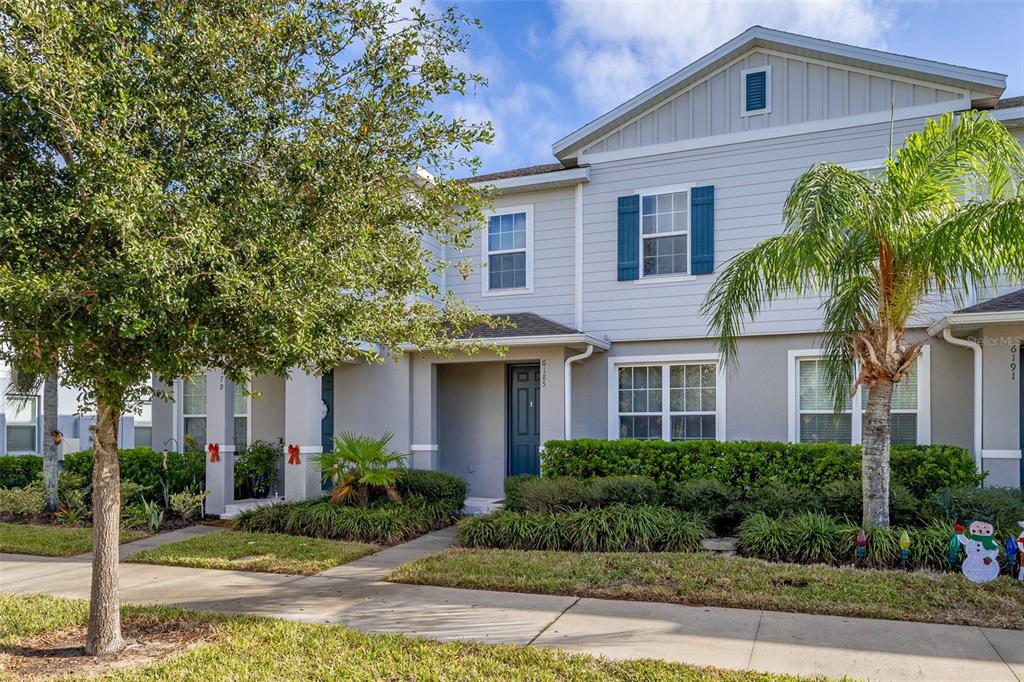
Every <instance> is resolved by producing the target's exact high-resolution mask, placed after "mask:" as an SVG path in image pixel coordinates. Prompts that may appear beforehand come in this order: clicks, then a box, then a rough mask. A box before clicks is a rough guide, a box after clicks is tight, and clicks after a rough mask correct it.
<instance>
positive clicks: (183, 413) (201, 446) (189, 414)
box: [179, 372, 210, 452]
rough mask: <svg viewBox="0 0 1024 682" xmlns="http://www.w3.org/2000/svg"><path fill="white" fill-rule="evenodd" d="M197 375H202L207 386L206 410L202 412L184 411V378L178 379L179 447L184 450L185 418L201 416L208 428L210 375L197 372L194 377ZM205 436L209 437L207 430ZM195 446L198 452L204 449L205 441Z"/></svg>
mask: <svg viewBox="0 0 1024 682" xmlns="http://www.w3.org/2000/svg"><path fill="white" fill-rule="evenodd" d="M199 376H202V377H204V379H205V384H204V385H205V386H206V387H207V388H206V390H207V394H206V395H207V397H206V403H207V404H206V412H203V413H198V412H196V413H192V412H186V411H185V381H186V380H185V379H180V380H179V381H181V439H182V442H181V444H180V447H181V450H182V451H184V450H185V434H186V433H187V431H186V430H185V420H186V419H199V418H202V419H203V420H204V421H205V422H206V427H207V428H209V426H210V416H209V411H210V404H209V401H210V398H209V382H210V376H209V375H208V374H206V373H205V372H204V373H203V374H201V375H199V374H197V375H196V378H198V377H199ZM207 437H209V432H207ZM196 447H198V448H199V451H200V452H203V451H205V450H206V443H196Z"/></svg>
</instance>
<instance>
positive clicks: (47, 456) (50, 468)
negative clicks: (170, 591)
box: [43, 374, 59, 513]
mask: <svg viewBox="0 0 1024 682" xmlns="http://www.w3.org/2000/svg"><path fill="white" fill-rule="evenodd" d="M57 394H58V392H57V375H56V374H51V375H49V376H47V377H46V380H45V381H44V382H43V489H44V490H45V491H46V509H47V511H49V512H51V513H53V512H55V511H57V506H58V504H59V498H58V495H57V472H58V462H57V443H56V440H55V436H56V434H57V428H58V427H57V410H58V401H57Z"/></svg>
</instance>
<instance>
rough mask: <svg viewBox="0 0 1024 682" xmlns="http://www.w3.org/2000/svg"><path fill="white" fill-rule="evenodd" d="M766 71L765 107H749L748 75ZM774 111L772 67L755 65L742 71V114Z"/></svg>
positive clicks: (756, 114)
mask: <svg viewBox="0 0 1024 682" xmlns="http://www.w3.org/2000/svg"><path fill="white" fill-rule="evenodd" d="M761 71H764V74H765V75H764V109H754V110H753V111H750V110H748V109H747V76H748V75H750V74H752V73H759V72H761ZM770 113H772V67H771V65H768V64H766V65H765V66H755V67H752V68H749V69H743V70H742V71H740V116H758V115H759V114H770Z"/></svg>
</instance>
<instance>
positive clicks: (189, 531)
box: [0, 526, 224, 577]
mask: <svg viewBox="0 0 1024 682" xmlns="http://www.w3.org/2000/svg"><path fill="white" fill-rule="evenodd" d="M218 530H224V529H223V528H217V527H216V526H188V527H187V528H179V529H178V530H172V531H170V532H168V533H157V534H156V535H150V536H148V537H145V538H142V539H141V540H136V541H135V542H126V543H124V544H123V545H121V546H120V547H119V548H118V550H117V555H118V556H119V557H121V560H122V561H124V558H125V557H126V556H128V555H129V554H135V553H136V552H141V551H142V550H144V549H152V548H153V547H159V546H160V545H167V544H170V543H172V542H181V541H182V540H188V539H189V538H194V537H198V536H200V535H206V534H207V533H216V532H217V531H218ZM79 558H82V559H88V560H90V561H91V560H92V552H88V553H86V554H82V555H80V556H79ZM0 577H2V576H0Z"/></svg>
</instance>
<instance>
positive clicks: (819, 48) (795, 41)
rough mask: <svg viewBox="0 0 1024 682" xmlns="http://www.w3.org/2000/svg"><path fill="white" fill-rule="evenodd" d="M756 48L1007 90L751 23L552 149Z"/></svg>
mask: <svg viewBox="0 0 1024 682" xmlns="http://www.w3.org/2000/svg"><path fill="white" fill-rule="evenodd" d="M757 47H760V48H765V49H773V50H779V51H784V52H788V53H792V54H796V55H798V56H805V57H813V58H815V59H819V60H822V61H828V62H833V63H836V64H842V65H847V66H857V67H861V68H869V69H872V70H874V71H878V72H881V73H888V74H892V75H896V76H904V77H915V78H922V77H924V78H926V79H927V80H929V81H931V82H935V83H941V84H944V85H948V86H953V87H958V88H964V89H967V90H970V91H972V92H973V93H976V94H979V95H983V96H988V97H991V98H992V99H993V100H994V99H995V98H997V97H998V96H999V95H1000V94H1002V92H1003V90H1005V89H1006V75H1005V74H1001V73H996V72H993V71H981V70H978V69H970V68H967V67H964V66H955V65H953V64H945V63H943V62H936V61H931V60H928V59H918V58H916V57H908V56H905V55H898V54H893V53H891V52H882V51H880V50H871V49H868V48H864V47H855V46H853V45H846V44H844V43H836V42H832V41H830V40H822V39H820V38H811V37H809V36H802V35H798V34H795V33H787V32H785V31H778V30H775V29H771V28H765V27H763V26H752V27H751V28H748V29H747V30H746V31H744V32H743V33H741V34H739V35H738V36H736V37H735V38H733V39H732V40H730V41H729V42H727V43H725V44H724V45H721V46H719V47H718V48H716V49H714V50H712V51H711V52H709V53H708V54H706V55H704V56H703V57H701V58H700V59H698V60H697V61H695V62H693V63H692V64H690V65H689V66H686V67H685V68H683V69H681V70H680V71H677V72H676V73H674V74H672V75H671V76H669V77H668V78H666V79H665V80H663V81H661V82H660V83H657V84H656V85H654V86H652V87H650V88H648V89H647V90H644V91H643V92H641V93H640V94H639V95H637V96H636V97H633V98H632V99H630V100H628V101H627V102H624V103H623V104H620V105H619V106H617V107H615V108H614V109H612V110H611V111H609V112H608V113H606V114H604V115H603V116H600V117H598V118H596V119H594V120H593V121H591V122H590V123H587V124H586V125H584V126H583V127H582V128H579V129H578V130H576V131H574V132H572V133H570V134H569V135H567V136H565V137H564V138H562V139H561V140H559V141H558V142H556V143H555V144H554V145H552V152H553V153H554V155H555V156H556V157H558V158H559V159H561V160H562V161H571V160H572V159H575V158H576V154H577V153H578V152H579V151H580V150H581V149H582V148H583V147H585V146H587V145H588V144H589V143H591V142H593V141H595V140H597V139H598V138H600V137H602V136H603V135H605V134H606V133H609V132H611V131H612V130H614V129H615V128H617V127H618V126H620V125H621V124H623V123H625V122H626V121H628V120H629V119H630V118H632V117H633V116H634V115H636V114H637V113H638V112H639V111H641V110H648V109H652V108H654V107H655V106H656V105H658V104H659V103H661V102H663V101H665V100H668V99H670V98H672V97H673V96H674V95H676V94H677V93H679V92H681V91H682V90H684V89H686V88H687V87H689V86H690V85H692V84H694V83H695V82H697V81H698V80H700V79H701V78H703V77H704V76H707V75H709V74H710V73H711V72H713V71H716V70H717V69H719V68H720V67H722V66H724V65H725V64H726V63H727V62H728V61H729V60H730V59H732V58H733V57H735V56H737V54H738V53H740V52H743V51H746V50H750V49H752V48H757Z"/></svg>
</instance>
